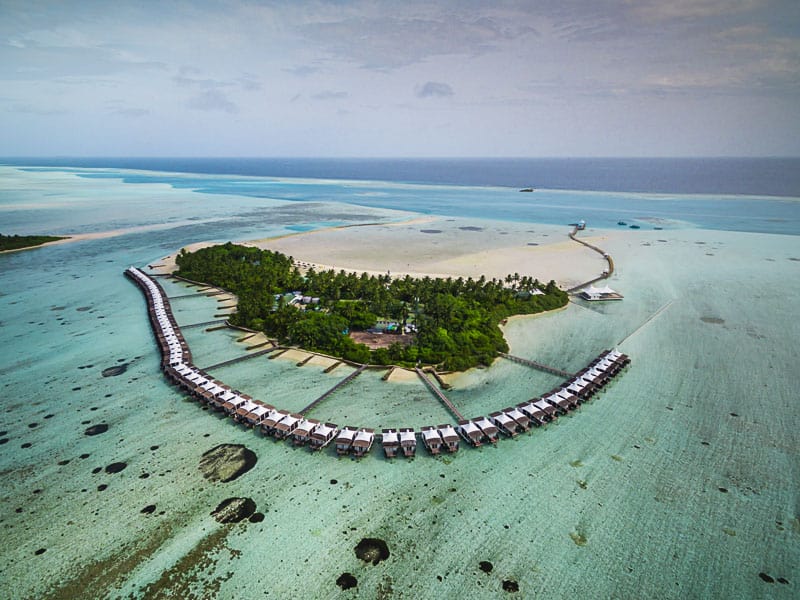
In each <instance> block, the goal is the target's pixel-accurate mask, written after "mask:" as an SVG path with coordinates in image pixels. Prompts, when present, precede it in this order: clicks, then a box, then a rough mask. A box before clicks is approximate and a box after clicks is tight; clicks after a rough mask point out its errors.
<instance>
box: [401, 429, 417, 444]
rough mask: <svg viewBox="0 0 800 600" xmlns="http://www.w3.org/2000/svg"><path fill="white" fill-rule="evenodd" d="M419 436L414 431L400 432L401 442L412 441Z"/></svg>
mask: <svg viewBox="0 0 800 600" xmlns="http://www.w3.org/2000/svg"><path fill="white" fill-rule="evenodd" d="M416 439H417V436H415V435H414V432H413V431H401V432H400V441H401V442H411V441H415V440H416Z"/></svg>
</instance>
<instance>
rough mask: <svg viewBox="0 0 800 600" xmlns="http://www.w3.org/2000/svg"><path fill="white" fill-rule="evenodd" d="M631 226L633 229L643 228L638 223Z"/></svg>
mask: <svg viewBox="0 0 800 600" xmlns="http://www.w3.org/2000/svg"><path fill="white" fill-rule="evenodd" d="M630 228H631V229H641V227H639V226H638V225H631V226H630Z"/></svg>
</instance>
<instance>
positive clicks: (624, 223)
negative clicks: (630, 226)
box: [617, 221, 627, 227]
mask: <svg viewBox="0 0 800 600" xmlns="http://www.w3.org/2000/svg"><path fill="white" fill-rule="evenodd" d="M617 225H622V226H623V227H625V226H626V225H627V223H626V222H625V221H617Z"/></svg>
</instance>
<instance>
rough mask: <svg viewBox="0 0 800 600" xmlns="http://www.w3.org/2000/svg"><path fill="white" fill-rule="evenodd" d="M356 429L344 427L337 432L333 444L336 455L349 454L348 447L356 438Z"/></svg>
mask: <svg viewBox="0 0 800 600" xmlns="http://www.w3.org/2000/svg"><path fill="white" fill-rule="evenodd" d="M356 433H358V429H356V428H355V427H349V426H347V427H344V428H342V429H341V430H340V431H339V435H337V436H336V440H335V442H334V444H335V445H336V454H339V455H342V454H347V453H348V452H350V447H351V446H352V445H353V439H355V437H356Z"/></svg>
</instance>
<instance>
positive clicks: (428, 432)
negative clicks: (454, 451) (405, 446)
mask: <svg viewBox="0 0 800 600" xmlns="http://www.w3.org/2000/svg"><path fill="white" fill-rule="evenodd" d="M421 431H422V443H423V444H425V447H426V448H427V449H428V452H430V453H431V454H434V455H435V454H439V452H441V451H442V437H441V435H439V432H438V431H437V430H436V429H435V428H434V427H432V426H431V425H427V426H425V427H423V428H422V429H421Z"/></svg>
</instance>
